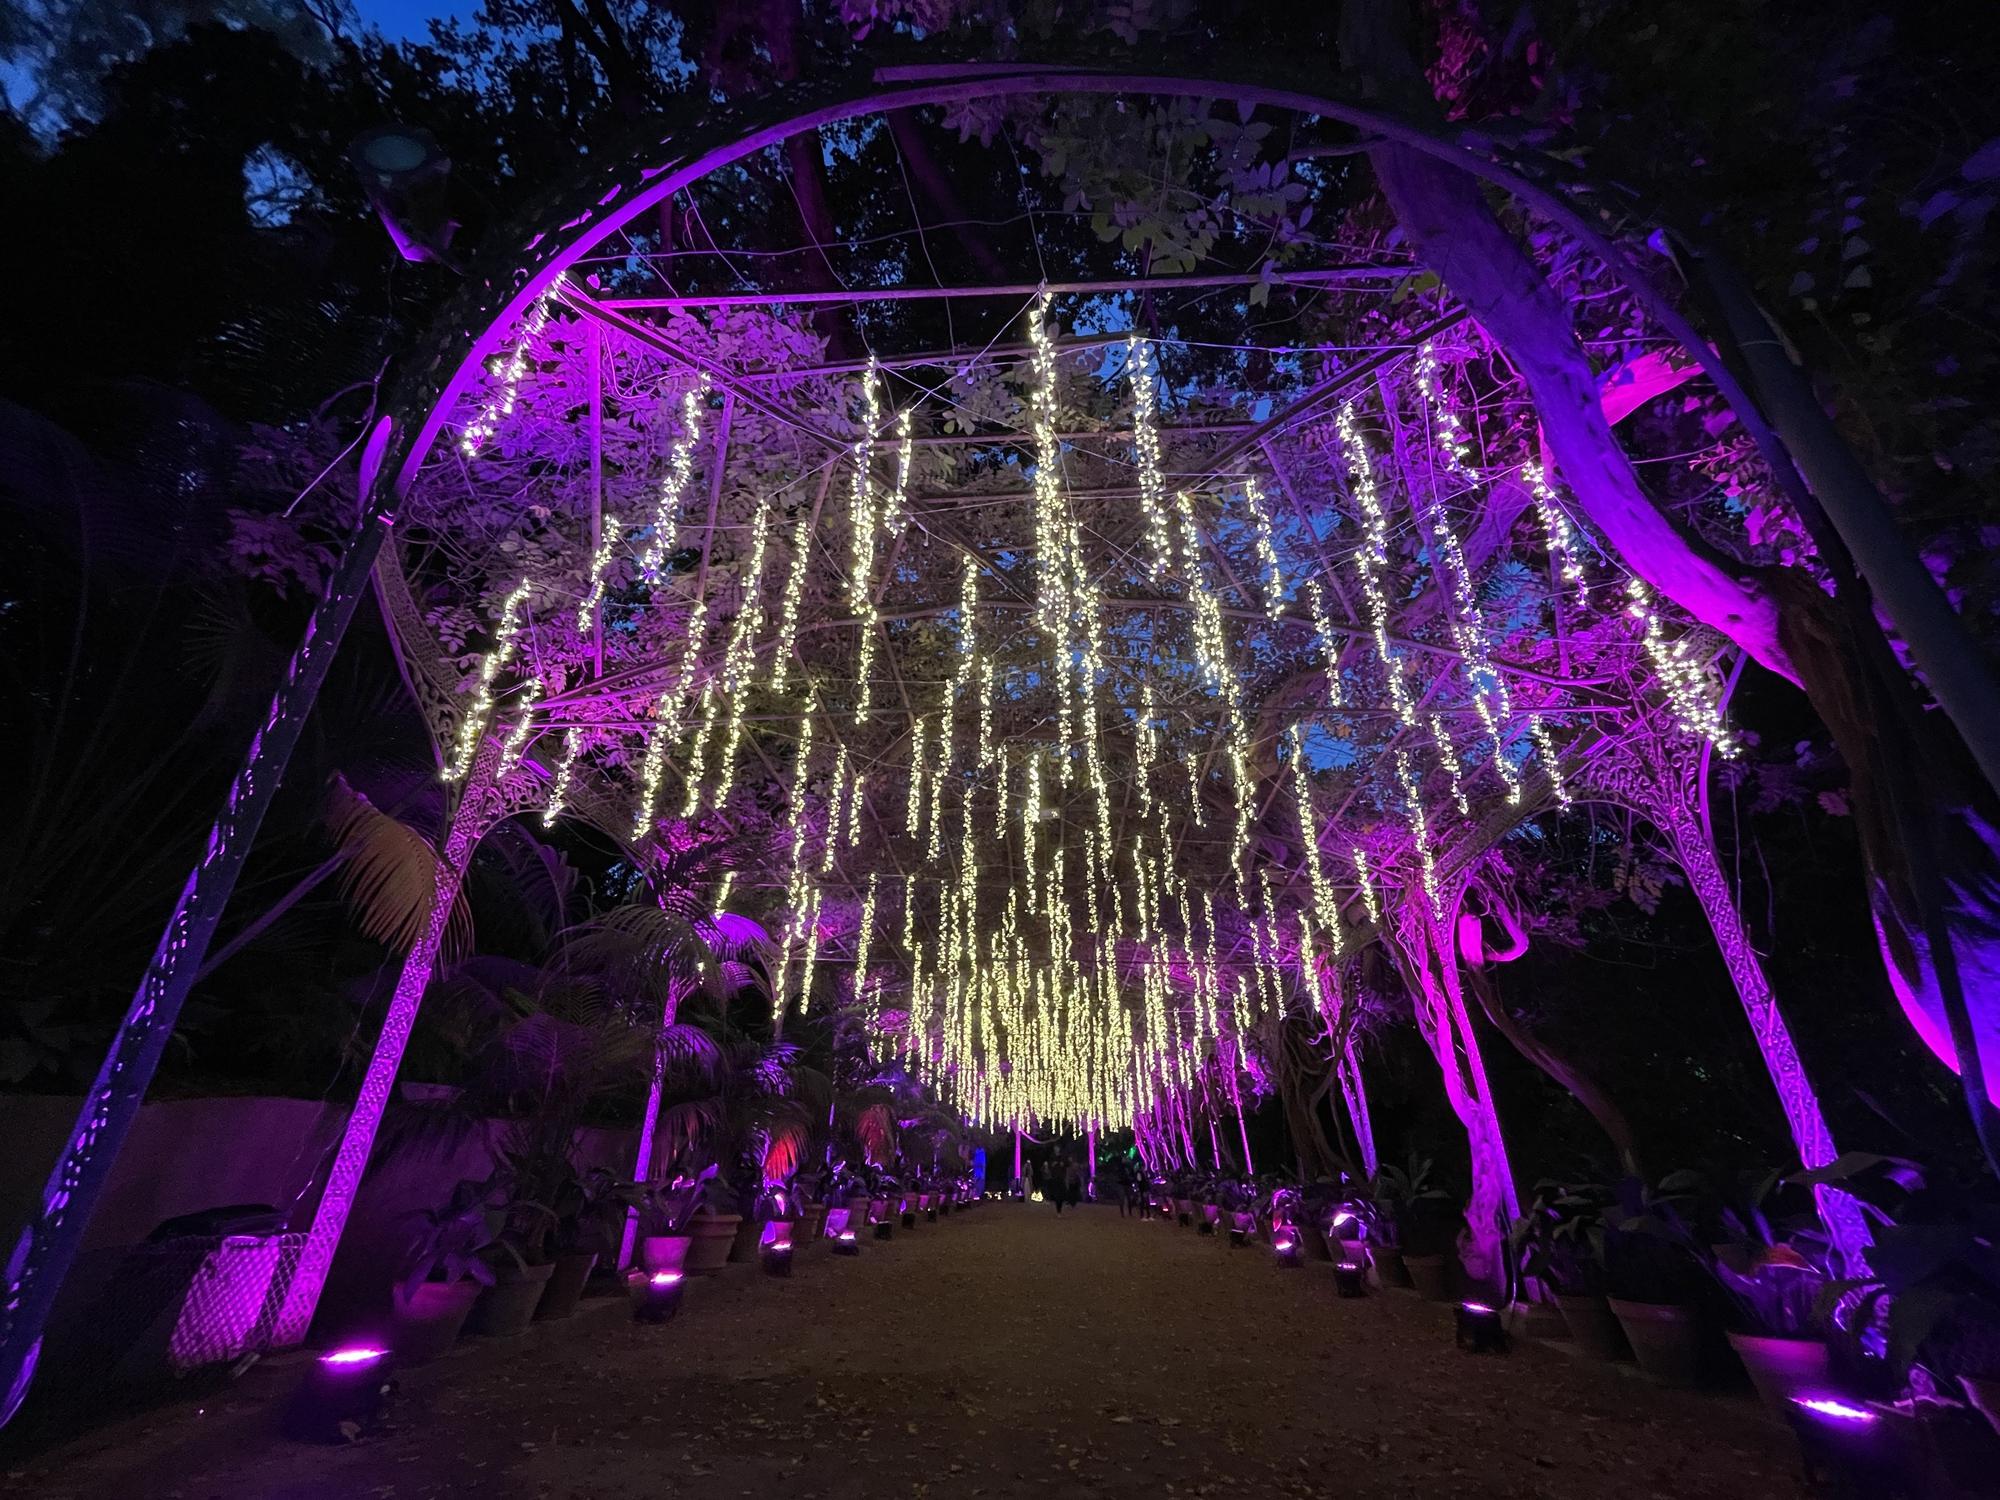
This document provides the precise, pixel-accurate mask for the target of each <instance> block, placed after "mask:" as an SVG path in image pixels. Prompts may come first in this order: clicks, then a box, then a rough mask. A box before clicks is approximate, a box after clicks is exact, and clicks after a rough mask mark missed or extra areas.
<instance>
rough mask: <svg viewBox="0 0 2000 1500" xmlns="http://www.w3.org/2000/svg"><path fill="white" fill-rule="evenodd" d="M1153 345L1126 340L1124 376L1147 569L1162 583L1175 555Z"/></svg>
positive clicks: (1133, 338) (1153, 579) (1135, 337)
mask: <svg viewBox="0 0 2000 1500" xmlns="http://www.w3.org/2000/svg"><path fill="white" fill-rule="evenodd" d="M1158 376H1159V369H1158V366H1157V364H1156V363H1155V361H1154V358H1153V348H1152V345H1151V344H1149V343H1148V342H1147V341H1146V340H1145V339H1142V338H1140V337H1138V336H1137V335H1136V334H1135V335H1134V336H1133V337H1131V338H1129V339H1127V340H1126V341H1125V379H1126V381H1127V383H1128V384H1130V386H1131V387H1132V456H1133V459H1134V460H1135V464H1136V467H1137V469H1138V475H1139V509H1140V513H1141V514H1142V515H1143V516H1144V517H1145V520H1146V542H1147V550H1148V552H1149V554H1150V555H1149V557H1148V558H1147V572H1148V575H1149V576H1150V577H1151V579H1152V581H1153V582H1154V583H1155V584H1157V583H1159V582H1160V581H1161V580H1162V579H1163V578H1164V577H1165V576H1166V573H1167V570H1168V568H1169V567H1170V565H1171V558H1172V556H1173V541H1172V538H1171V535H1170V534H1169V532H1168V530H1167V507H1166V503H1165V499H1164V496H1165V493H1166V492H1165V488H1164V486H1163V485H1162V484H1161V482H1160V434H1159V430H1158V427H1157V422H1158V418H1159V410H1160V399H1159V389H1158V386H1157V385H1156V381H1157V379H1158Z"/></svg>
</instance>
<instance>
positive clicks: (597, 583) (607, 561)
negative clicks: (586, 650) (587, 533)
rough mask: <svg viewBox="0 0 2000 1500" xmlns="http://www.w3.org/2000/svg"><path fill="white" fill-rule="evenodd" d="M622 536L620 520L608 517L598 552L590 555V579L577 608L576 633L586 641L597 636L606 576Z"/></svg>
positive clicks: (601, 533) (600, 538) (601, 534)
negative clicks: (598, 615)
mask: <svg viewBox="0 0 2000 1500" xmlns="http://www.w3.org/2000/svg"><path fill="white" fill-rule="evenodd" d="M620 534H621V529H620V527H619V525H618V518H617V517H616V516H611V515H607V516H606V517H605V518H604V525H603V529H602V531H601V532H600V533H599V535H598V539H597V550H596V551H595V552H593V553H591V554H590V577H589V580H588V581H587V582H586V583H585V585H584V590H583V599H582V600H581V602H579V603H578V605H577V607H576V633H577V634H578V635H579V636H581V637H582V638H583V639H584V640H586V641H588V640H590V639H591V638H592V637H594V636H595V635H596V634H597V611H598V609H599V608H600V607H601V606H602V605H603V603H604V587H605V581H606V578H605V575H606V573H607V571H608V570H609V568H610V567H611V559H612V557H613V556H615V555H616V553H617V551H618V538H619V536H620Z"/></svg>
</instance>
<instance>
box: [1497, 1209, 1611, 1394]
mask: <svg viewBox="0 0 2000 1500" xmlns="http://www.w3.org/2000/svg"><path fill="white" fill-rule="evenodd" d="M1611 1201H1612V1195H1611V1192H1610V1190H1609V1189H1607V1188H1601V1187H1596V1186H1578V1185H1573V1184H1564V1183H1557V1182H1541V1183H1537V1184H1536V1186H1535V1197H1534V1200H1533V1201H1532V1202H1531V1203H1530V1204H1529V1205H1528V1210H1527V1212H1526V1213H1524V1214H1522V1215H1521V1217H1520V1218H1518V1219H1516V1220H1515V1221H1514V1223H1513V1226H1512V1228H1511V1229H1510V1230H1509V1231H1508V1243H1509V1244H1510V1245H1511V1247H1512V1249H1513V1253H1514V1263H1515V1265H1516V1266H1517V1267H1518V1269H1519V1271H1520V1274H1521V1276H1522V1277H1523V1279H1524V1281H1532V1282H1534V1283H1536V1284H1537V1285H1539V1287H1540V1288H1541V1289H1542V1290H1543V1291H1545V1292H1547V1293H1548V1295H1549V1296H1550V1298H1551V1299H1552V1300H1553V1301H1554V1302H1555V1305H1556V1310H1557V1311H1558V1312H1559V1313H1560V1314H1561V1315H1562V1320H1563V1326H1564V1327H1565V1328H1566V1329H1568V1331H1569V1336H1570V1339H1571V1341H1572V1342H1573V1343H1574V1344H1575V1345H1576V1347H1577V1349H1578V1350H1579V1351H1580V1352H1581V1353H1583V1354H1584V1355H1586V1356H1588V1357H1589V1358H1591V1359H1599V1360H1615V1359H1621V1358H1623V1357H1624V1355H1625V1353H1626V1345H1625V1335H1624V1333H1623V1332H1622V1331H1621V1330H1620V1328H1619V1326H1618V1319H1617V1317H1616V1316H1615V1315H1614V1314H1613V1313H1612V1311H1611V1304H1610V1303H1609V1302H1608V1301H1607V1300H1606V1299H1605V1295H1604V1212H1605V1208H1606V1206H1607V1205H1608V1204H1610V1202H1611Z"/></svg>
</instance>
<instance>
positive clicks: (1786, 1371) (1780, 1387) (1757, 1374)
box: [1729, 1333, 1826, 1422]
mask: <svg viewBox="0 0 2000 1500" xmlns="http://www.w3.org/2000/svg"><path fill="white" fill-rule="evenodd" d="M1729 1347H1730V1348H1732V1349H1734V1350H1735V1351H1736V1357H1737V1358H1738V1359H1740V1360H1742V1361H1743V1368H1744V1369H1745V1370H1747V1371H1749V1372H1750V1383H1751V1384H1752V1385H1754V1386H1755V1387H1756V1388H1757V1396H1758V1399H1759V1400H1761V1401H1762V1402H1763V1403H1764V1409H1765V1410H1766V1411H1768V1412H1770V1414H1771V1415H1772V1416H1774V1417H1776V1418H1777V1419H1778V1420H1779V1421H1780V1422H1789V1421H1790V1420H1791V1417H1792V1397H1794V1396H1802V1395H1805V1394H1807V1393H1808V1392H1813V1391H1824V1390H1825V1389H1826V1340H1824V1339H1813V1338H1804V1339H1795V1338H1774V1337H1772V1336H1770V1335H1767V1334H1758V1333H1732V1334H1730V1335H1729Z"/></svg>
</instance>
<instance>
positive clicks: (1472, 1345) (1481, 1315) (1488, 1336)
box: [1458, 1302, 1508, 1354]
mask: <svg viewBox="0 0 2000 1500" xmlns="http://www.w3.org/2000/svg"><path fill="white" fill-rule="evenodd" d="M1507 1342H1508V1341H1507V1326H1506V1324H1505V1323H1503V1322H1502V1321H1501V1319H1500V1310H1499V1309H1498V1308H1495V1307H1488V1306H1487V1305H1486V1304H1485V1303H1484V1302H1461V1303H1459V1304H1458V1347H1459V1348H1461V1349H1463V1350H1465V1351H1466V1352H1467V1353H1468V1354H1505V1353H1506V1352H1507Z"/></svg>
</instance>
